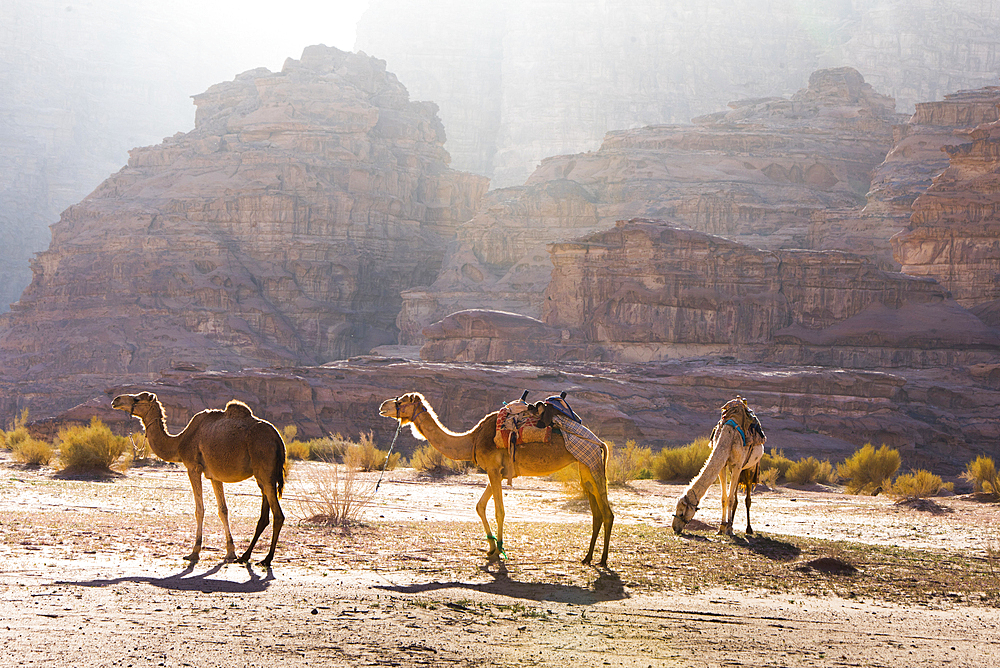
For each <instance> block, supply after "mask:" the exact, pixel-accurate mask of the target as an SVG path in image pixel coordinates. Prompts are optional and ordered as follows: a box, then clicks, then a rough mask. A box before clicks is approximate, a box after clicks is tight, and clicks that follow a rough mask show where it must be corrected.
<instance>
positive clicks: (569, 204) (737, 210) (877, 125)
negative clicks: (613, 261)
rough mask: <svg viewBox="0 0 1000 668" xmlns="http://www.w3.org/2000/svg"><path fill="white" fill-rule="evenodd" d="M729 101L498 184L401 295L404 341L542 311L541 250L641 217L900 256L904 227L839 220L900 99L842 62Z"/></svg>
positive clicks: (765, 243) (850, 207)
mask: <svg viewBox="0 0 1000 668" xmlns="http://www.w3.org/2000/svg"><path fill="white" fill-rule="evenodd" d="M730 107H731V109H730V110H729V111H726V112H719V113H717V114H713V115H711V116H706V117H703V118H700V119H697V120H698V123H697V124H695V125H684V126H651V127H646V128H642V129H638V130H627V131H620V132H612V133H609V134H608V136H607V137H606V139H605V141H604V144H603V145H602V147H601V149H600V150H599V151H595V152H592V153H582V154H574V155H563V156H557V157H552V158H548V159H546V160H544V161H543V162H542V164H541V165H540V166H539V168H538V169H537V170H536V171H535V173H534V174H533V175H532V176H531V178H530V179H529V180H528V181H527V183H526V184H525V185H524V186H522V187H518V188H506V189H502V190H497V191H493V192H491V193H490V196H489V197H488V198H487V200H486V201H485V203H484V206H483V207H482V208H481V209H480V211H479V212H478V213H477V214H476V216H475V218H473V219H472V220H471V221H469V222H468V223H467V224H466V225H463V226H461V228H460V229H459V232H458V245H457V246H456V248H455V249H454V251H453V252H451V253H450V254H449V256H448V258H447V259H446V261H445V266H444V268H443V270H442V273H441V275H440V276H439V277H438V278H437V280H436V281H435V282H434V283H433V284H432V285H431V286H430V287H428V288H418V289H415V290H413V291H411V292H408V293H406V294H405V295H404V305H403V311H402V313H401V314H400V318H399V321H398V325H399V328H400V330H401V336H400V340H401V342H403V343H412V344H418V343H421V342H422V337H421V336H420V332H421V330H422V329H423V327H425V326H427V325H429V324H430V323H432V322H435V321H436V320H438V319H440V318H442V317H444V316H445V315H447V314H449V313H452V312H455V311H458V310H461V309H466V308H480V307H483V306H484V305H489V307H491V308H499V309H503V310H510V311H514V312H518V313H522V314H524V315H529V316H532V317H540V316H541V315H542V313H541V307H542V301H541V294H542V292H543V291H544V289H545V285H546V284H547V282H548V278H549V273H550V271H551V263H550V262H549V260H548V257H547V253H546V252H545V250H544V248H545V245H546V244H548V243H553V242H559V241H567V240H569V239H573V238H576V237H579V236H581V235H583V234H588V233H591V232H596V231H598V230H602V229H607V228H610V227H613V226H614V222H615V221H616V220H622V219H628V218H632V217H636V216H643V217H653V218H669V219H670V220H673V221H676V222H678V223H681V224H684V225H688V226H690V227H692V228H693V229H696V230H700V231H702V232H707V233H710V234H717V235H722V236H725V237H727V238H730V239H734V240H736V241H740V242H742V243H746V244H751V245H753V246H757V247H761V248H771V249H780V248H813V249H816V250H826V249H839V250H848V251H850V250H861V251H864V252H866V253H869V254H870V255H871V256H872V257H873V258H875V259H876V261H877V262H880V263H881V264H888V263H890V262H891V259H890V256H891V252H890V247H889V241H888V240H889V237H890V236H891V234H892V232H895V229H892V230H887V229H881V228H872V227H871V226H862V227H859V228H857V229H854V228H852V227H851V226H850V225H849V224H845V223H844V219H845V218H847V217H848V216H849V213H848V212H850V211H856V210H858V209H859V208H860V206H861V205H862V204H864V202H865V195H866V193H867V192H868V189H869V185H870V173H871V170H872V169H874V168H875V167H876V166H878V165H879V164H880V163H881V162H882V160H883V159H884V157H885V154H886V152H887V151H888V150H889V147H890V146H891V143H892V137H893V126H894V124H896V123H899V122H902V121H903V120H905V117H904V116H902V115H900V114H896V113H895V111H894V103H893V101H892V99H891V98H887V97H885V96H883V95H880V94H878V93H877V92H876V91H875V90H873V89H872V87H871V86H869V85H868V84H866V83H865V82H864V79H863V77H862V76H861V75H860V74H859V73H858V72H857V71H855V70H853V69H850V68H838V69H832V70H821V71H818V72H815V73H814V74H813V75H812V76H811V77H810V79H809V85H808V87H806V88H804V89H802V90H800V91H799V92H798V93H796V94H795V95H794V96H792V97H791V99H783V98H764V99H754V100H745V101H742V102H734V103H731V104H730ZM836 212H840V217H839V218H837V217H836V216H835V215H834V214H835V213H836Z"/></svg>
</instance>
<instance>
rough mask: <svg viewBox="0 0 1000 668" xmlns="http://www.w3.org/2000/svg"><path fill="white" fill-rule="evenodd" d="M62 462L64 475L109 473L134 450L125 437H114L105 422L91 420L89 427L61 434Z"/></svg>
mask: <svg viewBox="0 0 1000 668" xmlns="http://www.w3.org/2000/svg"><path fill="white" fill-rule="evenodd" d="M57 442H58V443H59V460H60V463H61V464H62V468H63V470H64V471H80V472H84V471H94V472H98V471H110V470H111V467H112V466H114V464H115V463H116V462H117V461H118V460H119V459H120V458H121V456H122V455H123V454H125V452H126V450H127V449H128V448H129V447H131V446H130V444H129V440H128V439H127V438H126V437H124V436H115V435H114V434H112V433H111V429H109V428H108V426H107V425H105V424H104V423H103V422H101V421H100V420H98V419H97V418H96V417H95V418H92V419H91V421H90V425H89V426H86V427H81V426H75V427H67V428H65V429H62V430H60V431H59V436H58V438H57Z"/></svg>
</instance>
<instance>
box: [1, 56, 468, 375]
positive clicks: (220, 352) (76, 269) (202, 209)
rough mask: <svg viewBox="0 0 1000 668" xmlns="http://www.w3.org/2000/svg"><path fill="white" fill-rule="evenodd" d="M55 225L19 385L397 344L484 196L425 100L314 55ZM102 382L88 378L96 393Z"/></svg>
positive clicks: (25, 334)
mask: <svg viewBox="0 0 1000 668" xmlns="http://www.w3.org/2000/svg"><path fill="white" fill-rule="evenodd" d="M195 103H196V105H197V108H198V111H197V117H196V127H195V129H194V130H193V131H191V132H189V133H186V134H177V135H175V136H174V137H172V138H169V139H167V140H165V141H164V142H163V143H162V144H160V145H158V146H153V147H147V148H140V149H135V150H133V151H132V152H131V157H130V159H129V164H128V166H126V167H125V168H123V169H122V170H121V171H120V172H118V173H117V174H115V175H114V176H112V177H111V178H109V179H108V180H107V181H105V182H104V183H103V184H102V185H101V186H100V187H99V188H97V190H95V191H94V192H93V193H92V194H91V195H90V196H89V197H87V198H86V199H84V200H83V201H82V202H80V203H79V204H77V205H75V206H73V207H70V208H69V209H67V210H66V212H65V213H64V214H63V216H62V218H61V220H60V222H59V223H58V224H56V225H55V226H53V228H52V232H53V241H52V245H51V246H50V248H49V250H48V251H46V252H44V253H41V254H40V255H39V256H38V257H37V258H36V259H35V260H34V262H33V264H32V270H33V274H34V277H33V280H32V283H31V285H30V287H29V288H28V289H27V290H26V291H25V293H24V295H23V296H22V298H21V300H20V302H19V303H18V304H17V305H16V306H15V308H14V309H13V310H12V312H11V313H9V314H6V315H5V316H4V317H3V319H2V320H0V364H2V368H3V370H4V374H5V375H6V376H8V377H12V378H17V377H30V378H32V379H38V378H40V377H48V378H67V379H76V380H75V381H74V382H79V383H82V384H84V385H87V383H89V382H94V383H97V382H106V381H99V380H96V379H99V378H120V377H122V376H123V375H126V374H127V375H128V376H129V377H144V376H145V377H149V376H151V375H155V374H158V373H159V372H160V371H161V370H163V369H166V368H171V367H191V368H201V369H238V368H243V367H245V366H255V365H261V364H265V365H267V364H301V363H305V364H310V363H322V362H325V361H328V360H331V359H338V358H343V357H345V356H348V355H352V354H357V353H361V352H366V351H367V350H369V349H370V348H371V347H373V346H377V345H380V344H384V343H391V342H395V339H396V330H395V325H394V321H395V318H396V315H397V313H398V312H399V308H400V297H399V293H400V291H401V290H403V289H405V288H407V287H410V286H413V285H420V284H425V283H428V282H430V281H431V280H432V279H433V278H434V277H435V276H436V275H437V272H438V269H439V267H440V264H441V259H442V256H443V252H444V245H445V241H446V240H447V239H448V238H449V237H451V236H452V235H453V233H454V229H455V227H456V226H457V225H458V223H461V222H463V221H465V220H466V219H468V218H469V217H471V215H472V213H473V212H474V211H475V209H476V208H477V205H478V201H479V199H480V197H481V196H482V194H483V193H484V192H485V189H486V186H487V183H486V180H485V179H484V178H482V177H478V176H474V175H470V174H465V173H461V172H455V171H453V170H450V169H449V168H448V167H447V165H448V161H449V158H448V154H447V153H446V151H445V150H444V148H443V143H444V130H443V128H442V126H441V123H440V121H439V119H438V118H437V116H436V114H435V107H434V105H433V104H430V103H418V102H411V101H410V100H409V97H408V95H407V92H406V89H405V88H404V87H403V85H402V84H400V83H399V82H398V81H397V80H396V78H395V76H393V75H392V74H390V73H387V72H386V71H385V63H384V62H382V61H380V60H377V59H374V58H369V57H366V56H360V55H355V54H348V53H344V52H341V51H338V50H337V49H333V48H327V47H309V48H307V49H306V50H305V51H304V52H303V55H302V58H301V59H300V60H292V59H289V60H288V61H286V63H285V66H284V68H283V69H282V71H281V72H279V73H273V72H270V71H268V70H266V69H258V70H253V71H250V72H246V73H244V74H241V75H239V76H238V77H237V78H236V79H235V80H233V81H231V82H227V83H223V84H218V85H216V86H213V87H211V88H210V89H209V90H207V91H206V92H205V93H203V94H201V95H198V96H196V97H195ZM83 379H90V380H83Z"/></svg>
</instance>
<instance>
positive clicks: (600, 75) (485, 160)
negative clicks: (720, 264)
mask: <svg viewBox="0 0 1000 668" xmlns="http://www.w3.org/2000/svg"><path fill="white" fill-rule="evenodd" d="M998 35H1000V7H997V6H995V5H994V4H992V3H984V2H979V1H978V0H957V1H955V2H949V3H947V4H942V3H938V2H932V0H908V1H906V2H903V1H901V0H874V1H873V2H864V3H861V2H841V1H839V0H822V1H820V2H810V3H802V2H785V1H781V2H773V1H771V0H751V1H749V2H742V3H739V4H737V5H723V4H717V3H702V4H692V3H690V2H680V1H679V0H667V1H663V0H573V1H570V0H548V1H546V2H537V1H534V2H527V1H525V0H512V1H509V2H505V3H502V4H500V5H497V3H492V2H489V1H488V0H468V1H464V2H458V1H456V0H446V1H443V2H442V1H437V0H436V1H435V2H429V1H422V2H414V1H412V0H407V1H406V2H402V1H401V0H372V2H371V3H370V5H369V9H368V11H367V13H366V14H365V15H364V16H363V17H362V19H361V21H360V23H359V25H358V36H357V48H359V49H363V50H364V51H366V52H367V53H371V54H374V55H376V56H378V57H379V58H384V59H386V61H387V62H388V64H389V68H390V69H391V70H393V71H394V72H396V73H397V74H399V76H400V77H401V78H402V80H404V81H406V82H411V83H410V84H409V85H410V86H411V93H412V94H413V95H414V96H415V97H416V98H418V99H429V100H435V101H436V102H437V103H438V104H440V106H441V115H442V118H443V119H444V122H445V126H446V127H447V128H448V140H449V141H448V149H449V150H450V151H451V153H452V155H453V157H454V159H455V165H456V167H459V168H461V169H468V170H471V171H475V172H477V173H480V174H486V175H488V176H491V177H493V184H494V186H495V187H499V186H511V185H519V184H521V183H523V182H524V180H525V178H527V177H528V175H529V174H531V172H532V171H533V170H534V169H535V167H536V166H537V164H538V163H539V161H541V160H543V159H544V158H546V157H549V156H552V155H560V154H566V153H577V152H582V151H587V150H594V149H597V148H598V146H599V145H600V142H601V141H602V138H603V137H604V135H605V133H606V132H608V131H612V130H626V129H629V128H637V127H643V126H648V125H655V124H662V123H686V122H688V121H689V120H690V119H691V118H693V117H695V116H699V115H702V114H707V113H711V112H714V111H715V110H717V109H719V108H722V107H724V106H725V105H726V103H728V102H729V101H730V100H734V99H746V98H752V97H760V96H770V95H782V96H784V95H790V94H792V93H793V92H794V91H795V90H797V89H798V88H799V87H800V86H801V85H802V84H801V82H802V81H803V80H805V79H806V78H807V77H808V75H809V73H810V72H812V71H814V70H816V69H819V68H825V67H839V66H851V67H854V68H856V69H857V70H859V71H861V72H863V73H864V75H865V78H866V79H867V80H868V81H869V82H870V83H871V84H872V85H873V86H874V87H875V88H876V89H877V90H879V91H882V92H883V93H885V94H887V95H890V96H892V97H894V98H895V99H896V100H897V103H898V104H899V107H900V109H901V110H903V111H906V112H910V111H912V110H913V105H914V104H915V103H917V102H924V101H927V100H936V99H940V98H941V97H942V96H943V95H945V94H946V93H951V92H954V91H957V90H962V89H971V88H979V87H981V86H984V85H989V84H994V83H996V81H997V74H998V72H1000V49H998V48H997V46H998V43H1000V37H998Z"/></svg>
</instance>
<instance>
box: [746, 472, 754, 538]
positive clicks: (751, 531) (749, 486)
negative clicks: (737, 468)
mask: <svg viewBox="0 0 1000 668" xmlns="http://www.w3.org/2000/svg"><path fill="white" fill-rule="evenodd" d="M751 489H753V483H752V482H748V483H747V498H746V504H747V535H748V536H752V535H753V527H752V526H750V490H751Z"/></svg>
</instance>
